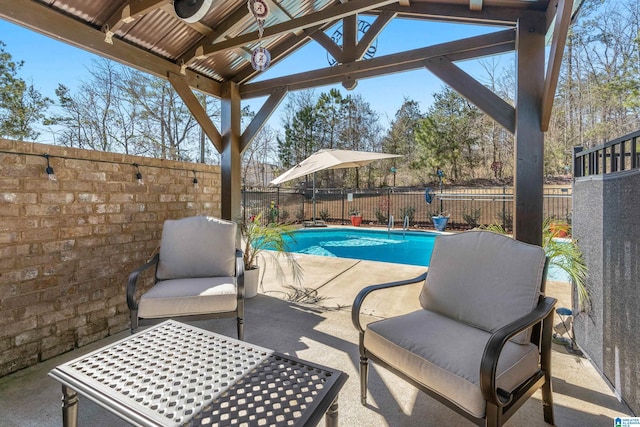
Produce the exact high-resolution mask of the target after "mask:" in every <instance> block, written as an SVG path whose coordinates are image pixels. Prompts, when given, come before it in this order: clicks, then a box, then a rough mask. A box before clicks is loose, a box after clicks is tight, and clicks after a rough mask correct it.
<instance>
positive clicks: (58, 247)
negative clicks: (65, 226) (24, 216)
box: [42, 239, 76, 253]
mask: <svg viewBox="0 0 640 427" xmlns="http://www.w3.org/2000/svg"><path fill="white" fill-rule="evenodd" d="M75 245H76V241H75V239H65V240H57V241H55V242H45V243H42V250H43V251H44V252H46V253H51V252H60V251H70V250H72V249H73V248H74V247H75Z"/></svg>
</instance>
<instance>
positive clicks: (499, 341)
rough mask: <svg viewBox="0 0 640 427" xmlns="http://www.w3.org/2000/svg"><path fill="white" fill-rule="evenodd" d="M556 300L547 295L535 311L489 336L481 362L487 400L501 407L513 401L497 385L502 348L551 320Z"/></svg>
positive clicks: (483, 390) (482, 388)
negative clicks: (532, 328) (518, 336)
mask: <svg viewBox="0 0 640 427" xmlns="http://www.w3.org/2000/svg"><path fill="white" fill-rule="evenodd" d="M556 302H557V300H556V299H555V298H550V297H545V298H544V299H542V300H541V301H540V302H539V303H538V305H537V306H536V308H535V309H534V310H533V311H531V312H530V313H528V314H526V315H525V316H522V317H521V318H519V319H517V320H515V321H513V322H511V323H510V324H508V325H506V326H503V327H502V328H500V329H498V330H497V331H495V332H494V333H493V334H492V335H491V338H489V341H488V342H487V345H486V346H485V349H484V354H483V355H482V362H481V363H480V390H481V391H482V395H483V397H484V399H485V400H486V401H487V402H490V403H493V404H495V405H497V406H499V407H503V406H506V405H508V404H509V403H510V402H511V398H512V396H511V395H510V394H509V393H508V392H505V391H504V390H499V389H498V388H497V386H496V371H497V368H498V359H499V358H500V353H501V352H502V348H503V347H504V345H505V344H506V343H507V341H508V340H510V339H511V338H513V337H514V336H516V335H517V334H519V333H520V332H522V331H524V330H526V329H529V328H530V327H532V326H534V325H535V324H537V323H540V322H543V321H544V322H548V321H550V320H551V319H550V317H551V316H553V307H554V306H555V305H556ZM543 330H544V328H543ZM542 339H543V340H545V339H549V340H550V339H551V337H550V336H549V337H545V336H543V337H542Z"/></svg>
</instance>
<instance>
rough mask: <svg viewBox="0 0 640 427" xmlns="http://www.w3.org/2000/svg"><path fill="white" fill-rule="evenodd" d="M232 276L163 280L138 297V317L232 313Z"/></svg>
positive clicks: (233, 284) (234, 304) (234, 290)
mask: <svg viewBox="0 0 640 427" xmlns="http://www.w3.org/2000/svg"><path fill="white" fill-rule="evenodd" d="M236 306H237V292H236V283H235V278H234V277H207V278H190V279H172V280H162V281H160V282H158V283H156V284H155V285H154V286H153V287H152V288H151V289H149V291H147V292H146V293H145V294H144V295H142V297H141V298H140V303H139V305H138V317H141V318H162V317H173V316H191V315H198V314H208V313H224V312H229V311H234V310H235V309H236Z"/></svg>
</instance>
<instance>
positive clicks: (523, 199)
mask: <svg viewBox="0 0 640 427" xmlns="http://www.w3.org/2000/svg"><path fill="white" fill-rule="evenodd" d="M545 33H546V28H545V19H544V14H543V13H531V14H528V15H527V16H525V17H523V18H522V19H521V20H520V21H519V22H518V28H517V41H516V44H517V51H516V52H517V54H516V75H517V79H516V85H517V86H516V133H515V150H514V157H515V158H514V165H515V170H514V188H515V194H514V213H513V225H514V227H513V235H514V238H516V239H517V240H521V241H523V242H527V243H531V244H534V245H540V244H541V243H542V220H543V201H544V199H543V186H544V175H543V172H544V133H543V132H542V130H541V129H540V120H541V114H542V111H541V106H542V91H543V87H544V59H545V44H544V37H545Z"/></svg>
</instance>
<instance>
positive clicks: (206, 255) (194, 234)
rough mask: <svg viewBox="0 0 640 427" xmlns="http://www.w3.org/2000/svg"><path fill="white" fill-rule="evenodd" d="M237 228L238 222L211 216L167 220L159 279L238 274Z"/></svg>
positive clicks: (159, 263) (162, 243) (163, 235)
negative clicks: (236, 258)
mask: <svg viewBox="0 0 640 427" xmlns="http://www.w3.org/2000/svg"><path fill="white" fill-rule="evenodd" d="M236 229H237V224H236V223H235V222H231V221H224V220H222V219H218V218H213V217H207V216H194V217H189V218H183V219H177V220H166V221H165V222H164V225H163V227H162V241H161V243H160V260H159V262H158V269H157V272H156V276H157V278H158V279H160V280H165V279H178V278H184V277H216V276H222V277H229V276H234V275H235V268H236V264H235V248H236Z"/></svg>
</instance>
